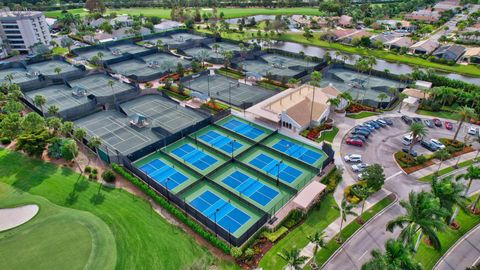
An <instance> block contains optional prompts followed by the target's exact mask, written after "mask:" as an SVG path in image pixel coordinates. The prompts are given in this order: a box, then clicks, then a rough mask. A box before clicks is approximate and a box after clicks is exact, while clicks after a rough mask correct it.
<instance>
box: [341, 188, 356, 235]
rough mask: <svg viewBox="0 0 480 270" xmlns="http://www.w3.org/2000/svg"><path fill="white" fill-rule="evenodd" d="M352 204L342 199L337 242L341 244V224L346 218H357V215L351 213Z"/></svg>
mask: <svg viewBox="0 0 480 270" xmlns="http://www.w3.org/2000/svg"><path fill="white" fill-rule="evenodd" d="M354 207H355V205H354V204H351V203H348V202H347V199H346V198H345V197H343V199H342V204H341V207H340V218H341V220H340V232H339V233H338V237H337V241H338V242H342V228H343V222H346V221H347V217H348V216H358V214H357V213H355V212H353V208H354Z"/></svg>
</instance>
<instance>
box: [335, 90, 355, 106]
mask: <svg viewBox="0 0 480 270" xmlns="http://www.w3.org/2000/svg"><path fill="white" fill-rule="evenodd" d="M337 98H341V99H344V100H345V101H347V103H348V104H350V102H352V100H353V97H352V95H351V94H350V93H349V92H342V93H340V94H339V95H338V96H337Z"/></svg>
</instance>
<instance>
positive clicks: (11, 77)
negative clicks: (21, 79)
mask: <svg viewBox="0 0 480 270" xmlns="http://www.w3.org/2000/svg"><path fill="white" fill-rule="evenodd" d="M4 80H6V81H8V83H9V84H12V81H13V74H12V73H9V74H7V75H5V78H4Z"/></svg>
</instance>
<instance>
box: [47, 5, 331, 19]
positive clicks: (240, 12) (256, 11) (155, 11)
mask: <svg viewBox="0 0 480 270" xmlns="http://www.w3.org/2000/svg"><path fill="white" fill-rule="evenodd" d="M69 12H70V13H72V14H79V15H80V16H85V15H86V14H87V11H85V10H84V9H82V8H77V9H70V10H69ZM111 12H116V13H117V14H129V15H140V14H143V15H144V16H157V17H160V18H163V19H170V9H164V8H123V9H108V10H107V13H111ZM221 12H223V13H224V15H225V18H226V19H228V18H238V17H245V16H252V15H294V14H298V15H317V16H318V15H322V14H323V13H322V12H320V11H319V10H318V8H308V7H300V8H279V9H269V8H217V14H218V15H220V13H221ZM200 13H208V14H210V13H211V9H209V8H203V9H200ZM44 14H45V16H46V17H53V18H56V17H59V16H61V14H62V13H61V10H54V11H46V12H44Z"/></svg>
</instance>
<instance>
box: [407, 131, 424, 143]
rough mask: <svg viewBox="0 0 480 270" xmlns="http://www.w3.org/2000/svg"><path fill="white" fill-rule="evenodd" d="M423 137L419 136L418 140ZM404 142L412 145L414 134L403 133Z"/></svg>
mask: <svg viewBox="0 0 480 270" xmlns="http://www.w3.org/2000/svg"><path fill="white" fill-rule="evenodd" d="M421 139H422V137H421V136H417V141H418V140H421ZM402 143H403V145H410V144H412V143H413V135H412V133H409V134H406V135H403V137H402Z"/></svg>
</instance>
